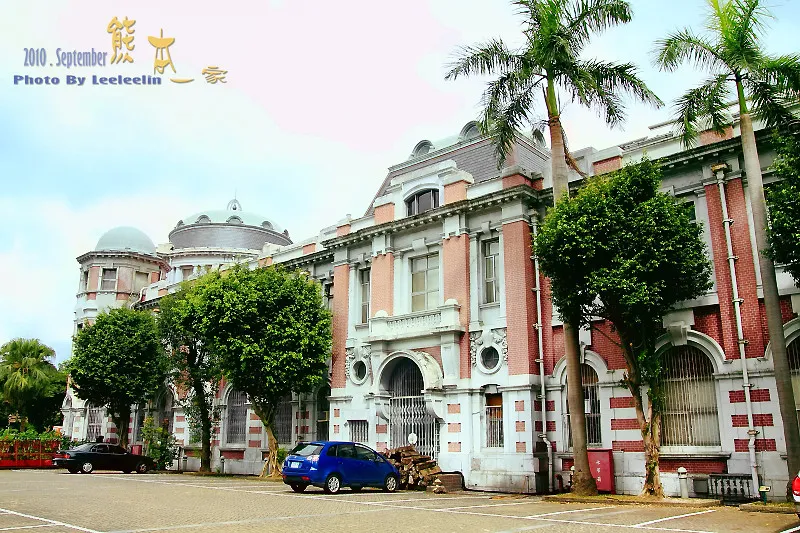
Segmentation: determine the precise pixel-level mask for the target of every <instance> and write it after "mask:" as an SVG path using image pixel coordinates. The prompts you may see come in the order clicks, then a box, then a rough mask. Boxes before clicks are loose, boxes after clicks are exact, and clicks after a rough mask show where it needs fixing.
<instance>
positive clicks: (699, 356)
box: [661, 345, 720, 446]
mask: <svg viewBox="0 0 800 533" xmlns="http://www.w3.org/2000/svg"><path fill="white" fill-rule="evenodd" d="M664 368H665V372H664V378H663V379H664V382H663V387H664V413H663V416H662V437H661V439H662V440H661V444H662V446H719V445H720V435H719V418H718V414H717V393H716V385H715V383H714V366H713V364H712V363H711V360H710V359H709V358H708V356H707V355H706V354H705V353H703V352H702V351H701V350H700V349H698V348H696V347H694V346H690V345H687V346H675V347H673V348H670V349H669V351H668V353H667V354H666V356H665V358H664Z"/></svg>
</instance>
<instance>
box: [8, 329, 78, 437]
mask: <svg viewBox="0 0 800 533" xmlns="http://www.w3.org/2000/svg"><path fill="white" fill-rule="evenodd" d="M54 357H55V352H54V351H53V349H52V348H50V347H49V346H45V345H44V344H42V343H41V342H39V340H37V339H14V340H12V341H9V342H7V343H5V344H4V345H3V346H0V383H2V385H3V401H4V402H5V403H6V404H7V405H8V406H9V411H10V412H11V414H14V415H16V416H18V417H19V420H20V429H21V430H22V431H25V426H26V425H27V423H28V420H29V419H30V418H35V423H36V424H35V425H37V427H38V428H39V429H42V428H41V427H39V425H38V424H40V423H44V422H46V421H48V420H49V418H48V416H47V415H48V412H40V411H38V409H40V408H43V407H44V408H45V409H47V408H48V406H47V405H45V404H47V402H46V401H44V402H43V400H42V399H43V398H44V397H51V396H52V395H53V387H54V386H55V387H57V386H58V382H59V380H62V381H63V376H62V375H60V373H59V372H58V371H57V370H56V367H55V366H53V364H52V363H51V362H50V359H52V358H54ZM65 390H66V387H64V388H62V389H61V391H60V392H61V397H62V398H63V393H64V391H65ZM58 407H60V403H59V405H58V406H57V407H56V411H58ZM49 415H53V412H52V410H50V411H49ZM50 418H52V416H51V417H50Z"/></svg>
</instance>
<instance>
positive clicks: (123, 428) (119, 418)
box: [111, 407, 131, 449]
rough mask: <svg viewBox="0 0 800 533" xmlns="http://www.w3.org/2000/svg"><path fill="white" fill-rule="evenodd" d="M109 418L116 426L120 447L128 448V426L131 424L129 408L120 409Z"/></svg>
mask: <svg viewBox="0 0 800 533" xmlns="http://www.w3.org/2000/svg"><path fill="white" fill-rule="evenodd" d="M111 419H112V420H113V421H114V425H115V426H117V440H118V441H119V442H118V443H117V444H119V445H120V446H121V447H123V448H125V449H127V448H128V428H129V427H130V425H131V409H130V407H129V408H128V409H120V410H119V411H118V413H117V414H112V415H111Z"/></svg>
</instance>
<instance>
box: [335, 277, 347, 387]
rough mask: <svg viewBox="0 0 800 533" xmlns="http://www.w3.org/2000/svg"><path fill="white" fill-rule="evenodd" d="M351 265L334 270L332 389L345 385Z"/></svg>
mask: <svg viewBox="0 0 800 533" xmlns="http://www.w3.org/2000/svg"><path fill="white" fill-rule="evenodd" d="M349 285H350V265H339V266H336V267H334V268H333V355H332V357H331V359H332V361H331V388H332V389H334V388H341V387H344V385H345V372H344V371H345V368H344V366H345V353H344V351H345V342H346V341H347V315H348V305H349V304H348V302H349V292H350V291H349V289H350V287H349Z"/></svg>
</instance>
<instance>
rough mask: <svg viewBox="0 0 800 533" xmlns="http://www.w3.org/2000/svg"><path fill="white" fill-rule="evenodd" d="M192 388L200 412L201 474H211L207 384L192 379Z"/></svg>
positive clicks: (197, 379)
mask: <svg viewBox="0 0 800 533" xmlns="http://www.w3.org/2000/svg"><path fill="white" fill-rule="evenodd" d="M192 388H193V389H194V398H193V399H192V401H194V402H196V405H197V409H198V410H199V411H200V444H201V446H202V449H201V452H200V472H211V416H210V411H209V408H208V402H207V401H206V391H205V383H203V381H202V380H201V379H199V378H196V377H193V378H192Z"/></svg>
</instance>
